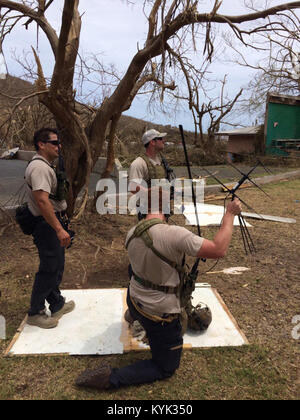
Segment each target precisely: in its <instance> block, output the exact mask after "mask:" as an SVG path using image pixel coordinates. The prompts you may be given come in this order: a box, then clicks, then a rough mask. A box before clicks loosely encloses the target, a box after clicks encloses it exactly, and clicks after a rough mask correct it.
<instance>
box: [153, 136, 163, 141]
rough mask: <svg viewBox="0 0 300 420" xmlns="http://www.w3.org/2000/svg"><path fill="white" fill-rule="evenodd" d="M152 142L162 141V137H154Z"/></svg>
mask: <svg viewBox="0 0 300 420" xmlns="http://www.w3.org/2000/svg"><path fill="white" fill-rule="evenodd" d="M153 140H154V141H159V140H163V138H162V137H155V139H153Z"/></svg>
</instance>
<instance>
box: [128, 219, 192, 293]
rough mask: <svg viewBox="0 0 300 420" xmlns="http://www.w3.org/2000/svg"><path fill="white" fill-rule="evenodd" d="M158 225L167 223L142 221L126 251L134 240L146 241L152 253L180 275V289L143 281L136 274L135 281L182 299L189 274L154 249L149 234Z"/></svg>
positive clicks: (181, 266) (152, 220) (130, 239)
mask: <svg viewBox="0 0 300 420" xmlns="http://www.w3.org/2000/svg"><path fill="white" fill-rule="evenodd" d="M157 224H165V222H163V221H162V220H160V219H151V220H142V221H141V222H140V223H139V224H138V225H137V226H136V228H135V230H134V233H133V234H132V236H131V237H130V238H129V240H128V242H127V243H126V249H128V246H129V244H130V242H131V241H132V240H133V239H134V238H141V239H142V240H143V241H144V244H145V245H146V246H147V247H148V248H150V249H151V250H152V252H153V253H154V254H155V255H156V256H157V257H159V258H160V259H161V260H162V261H164V262H165V263H167V264H169V265H170V266H171V267H172V268H174V269H175V270H176V271H177V272H178V274H179V278H180V284H179V287H172V286H162V285H158V284H155V283H152V282H151V281H149V280H145V279H142V278H140V277H138V276H137V275H136V274H135V273H133V276H134V279H135V280H136V281H137V282H138V283H139V284H141V285H142V286H144V287H146V288H148V289H152V290H158V291H160V292H164V293H170V294H175V295H176V296H177V297H178V298H180V300H181V297H182V293H181V292H182V290H183V288H184V287H183V286H184V283H185V281H186V278H187V273H186V270H185V267H184V264H183V265H179V264H177V263H175V262H174V261H171V260H169V259H168V258H167V257H165V256H164V255H162V254H161V253H160V252H159V251H157V249H156V248H155V247H154V245H153V240H152V238H151V236H150V234H149V232H148V231H149V229H150V228H151V227H152V226H154V225H157Z"/></svg>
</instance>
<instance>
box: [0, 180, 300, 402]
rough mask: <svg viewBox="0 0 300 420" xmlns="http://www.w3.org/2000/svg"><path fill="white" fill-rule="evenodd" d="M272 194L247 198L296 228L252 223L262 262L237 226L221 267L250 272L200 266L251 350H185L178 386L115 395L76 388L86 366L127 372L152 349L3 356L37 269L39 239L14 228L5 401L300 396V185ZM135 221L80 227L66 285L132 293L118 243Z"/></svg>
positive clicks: (0, 277)
mask: <svg viewBox="0 0 300 420" xmlns="http://www.w3.org/2000/svg"><path fill="white" fill-rule="evenodd" d="M264 188H265V190H266V191H267V192H268V193H269V194H270V195H271V196H272V201H270V202H269V201H268V202H267V201H266V200H265V198H264V197H263V198H262V194H261V193H260V192H258V191H255V190H253V189H251V190H247V191H241V193H240V194H241V197H242V198H244V199H245V201H246V202H248V203H249V204H250V205H251V206H253V207H254V208H255V209H256V210H257V211H259V212H261V213H262V214H273V215H277V216H286V217H293V218H295V219H296V220H297V223H296V224H293V225H287V224H280V223H273V222H266V221H258V220H253V221H252V220H251V224H252V225H253V230H252V231H251V233H252V236H253V239H254V241H255V244H256V246H257V248H258V253H257V254H256V255H255V256H253V257H247V256H245V255H244V252H243V246H242V243H241V238H240V232H239V230H238V229H237V230H235V231H234V235H233V239H232V244H231V247H230V252H229V254H228V256H227V257H226V258H225V259H224V260H222V261H220V262H219V264H218V266H217V268H216V269H215V270H222V269H223V268H227V267H233V266H246V267H248V268H250V270H249V271H248V272H245V273H243V275H241V276H225V275H223V274H216V275H213V276H208V275H206V274H205V272H206V271H207V269H208V268H209V267H210V266H211V265H212V262H208V263H207V265H205V266H204V264H202V265H201V266H200V272H201V280H202V281H204V282H210V284H211V285H212V286H213V287H215V288H216V289H217V290H218V292H219V293H220V295H221V296H222V298H223V299H224V301H225V303H226V305H227V306H228V308H229V310H230V311H231V313H232V314H233V316H234V318H235V319H236V321H237V322H238V324H239V326H240V328H241V329H242V330H243V332H244V333H245V335H246V336H247V338H248V340H249V342H250V343H251V344H250V345H249V346H245V347H241V348H215V349H194V350H185V351H184V352H183V356H182V362H181V365H180V368H179V369H178V371H177V372H176V374H175V375H174V376H173V377H172V378H170V379H169V380H166V381H161V382H156V383H154V384H146V385H141V386H136V387H129V388H123V389H120V390H118V391H115V392H97V391H89V390H81V389H77V388H76V387H75V386H74V382H75V379H76V377H77V376H78V375H79V374H80V373H81V372H82V371H83V370H84V369H86V368H87V367H89V368H93V367H96V366H98V365H99V364H100V363H102V362H107V363H110V364H111V365H112V366H113V367H122V366H126V365H127V364H129V363H131V362H134V361H136V360H137V359H143V358H148V357H149V353H144V352H138V353H129V354H124V355H121V356H117V355H111V356H102V357H68V356H61V357H57V356H53V357H43V356H37V357H12V358H5V357H4V356H3V352H4V351H5V349H6V348H7V347H8V345H9V343H10V342H11V340H12V338H13V336H14V335H15V333H16V331H17V329H18V327H19V325H20V324H21V322H22V320H23V319H24V317H25V314H26V310H27V308H28V306H29V302H30V294H31V288H32V282H33V278H34V273H35V270H36V268H37V265H38V256H37V253H36V251H35V248H34V247H33V245H32V240H31V238H28V237H25V236H23V235H21V233H20V232H19V231H18V229H17V228H15V227H10V228H8V229H6V230H5V237H2V238H1V244H2V246H1V249H0V260H1V267H0V290H1V292H2V296H1V298H0V314H1V315H3V316H4V317H5V319H6V322H7V325H6V326H7V330H6V334H7V339H6V340H0V353H1V355H0V384H1V385H0V399H1V400H16V399H24V400H32V399H34V400H44V399H50V400H81V399H86V400H95V399H96V400H115V401H118V400H165V401H169V400H202V399H204V400H219V399H228V400H240V399H241V400H254V399H257V400H269V399H271V400H273V399H274V400H277V399H279V400H288V399H292V400H297V399H299V366H300V360H299V342H298V341H297V340H294V339H293V338H292V336H291V331H292V329H293V327H294V325H293V324H292V319H293V317H294V316H295V315H297V314H299V295H300V290H299V271H300V258H299V243H298V238H299V235H300V229H299V222H300V204H299V203H298V202H297V201H299V196H300V194H299V191H300V180H294V181H288V182H281V183H278V184H268V185H266V186H265V187H264ZM217 204H218V203H217ZM178 217H179V216H178ZM180 217H181V216H180ZM134 223H135V220H133V219H132V218H130V217H129V216H122V217H121V216H103V217H100V216H99V215H95V214H94V215H93V214H88V215H87V216H86V217H85V218H84V219H82V220H81V221H79V222H76V223H74V229H75V230H76V232H77V236H76V238H77V239H76V243H75V244H74V246H73V247H72V248H71V250H70V252H69V253H68V255H67V262H66V271H65V279H64V283H63V288H65V289H67V288H74V287H75V288H76V287H78V288H82V287H83V285H82V284H81V283H80V281H81V279H82V278H83V277H84V276H85V285H84V287H86V288H102V287H125V286H126V285H127V283H128V280H127V264H128V260H127V255H126V252H125V250H124V251H122V250H118V247H116V248H117V250H116V248H114V247H112V244H113V243H114V245H116V244H118V243H122V242H123V240H124V236H125V235H126V232H127V231H128V229H129V227H130V226H131V225H132V224H134ZM190 229H194V228H192V227H190ZM0 231H1V229H0ZM216 231H217V228H205V229H203V232H204V236H205V237H213V236H214V234H215V233H216ZM91 232H93V234H92V236H91ZM3 244H4V245H5V246H3ZM96 257H97V258H96ZM83 266H84V267H83Z"/></svg>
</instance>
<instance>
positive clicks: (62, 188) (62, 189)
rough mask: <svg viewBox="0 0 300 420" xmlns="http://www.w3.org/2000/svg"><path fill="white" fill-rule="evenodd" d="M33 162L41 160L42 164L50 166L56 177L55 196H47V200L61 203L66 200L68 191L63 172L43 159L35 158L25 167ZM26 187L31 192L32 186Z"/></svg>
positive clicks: (65, 175)
mask: <svg viewBox="0 0 300 420" xmlns="http://www.w3.org/2000/svg"><path fill="white" fill-rule="evenodd" d="M35 160H41V161H42V162H44V163H45V164H46V165H48V166H50V168H52V169H53V170H54V172H55V175H56V179H57V187H56V193H55V194H49V198H50V199H51V200H54V201H63V200H66V199H67V196H68V191H69V187H70V184H69V181H68V180H67V174H66V172H65V171H64V170H61V169H60V168H59V167H58V166H57V167H55V166H53V165H51V164H50V163H48V162H46V161H45V160H44V159H41V158H35V159H32V160H31V161H30V162H29V163H28V165H27V167H28V166H29V165H30V164H31V163H32V162H34V161H35ZM27 185H28V186H29V188H30V189H31V190H32V186H31V185H29V184H28V183H27Z"/></svg>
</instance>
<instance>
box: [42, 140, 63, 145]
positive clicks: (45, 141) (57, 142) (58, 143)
mask: <svg viewBox="0 0 300 420" xmlns="http://www.w3.org/2000/svg"><path fill="white" fill-rule="evenodd" d="M42 142H43V143H51V144H52V145H53V146H59V145H60V142H59V140H43V141H42Z"/></svg>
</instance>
